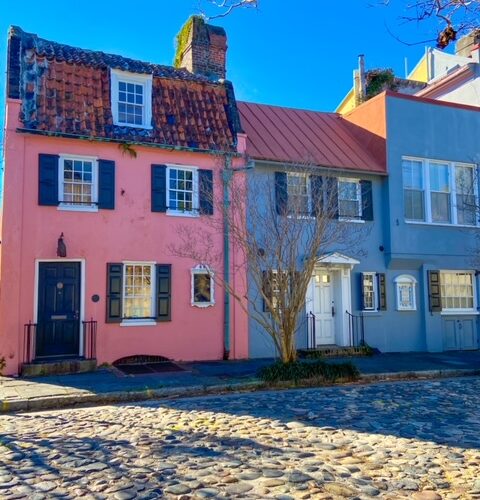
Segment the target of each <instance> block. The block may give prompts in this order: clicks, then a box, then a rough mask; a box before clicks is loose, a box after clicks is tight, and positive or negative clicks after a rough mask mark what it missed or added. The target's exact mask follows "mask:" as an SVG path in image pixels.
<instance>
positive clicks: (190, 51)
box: [174, 16, 227, 80]
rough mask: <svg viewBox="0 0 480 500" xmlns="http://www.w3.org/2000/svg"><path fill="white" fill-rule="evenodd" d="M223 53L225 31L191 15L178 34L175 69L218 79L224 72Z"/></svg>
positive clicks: (222, 76) (225, 43) (224, 56)
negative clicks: (182, 69)
mask: <svg viewBox="0 0 480 500" xmlns="http://www.w3.org/2000/svg"><path fill="white" fill-rule="evenodd" d="M226 56H227V35H226V33H225V30H224V29H223V28H220V27H218V26H211V25H209V24H207V23H206V22H205V20H204V19H203V18H202V17H199V16H192V17H190V18H189V19H188V21H187V22H186V23H185V24H184V25H183V27H182V29H181V30H180V32H179V33H178V35H177V53H176V55H175V61H174V66H175V67H177V68H185V69H187V70H188V71H190V72H191V73H196V74H198V75H203V76H206V77H207V78H210V79H211V80H219V79H221V78H225V75H226V68H225V64H226Z"/></svg>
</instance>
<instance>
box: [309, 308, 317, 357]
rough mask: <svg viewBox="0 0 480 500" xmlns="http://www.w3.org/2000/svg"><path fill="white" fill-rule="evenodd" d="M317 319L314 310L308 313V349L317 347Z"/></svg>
mask: <svg viewBox="0 0 480 500" xmlns="http://www.w3.org/2000/svg"><path fill="white" fill-rule="evenodd" d="M316 320H317V318H316V317H315V314H313V312H312V311H310V312H309V313H307V322H308V323H307V330H308V341H307V348H308V349H315V347H316V342H317V339H316V333H315V328H316Z"/></svg>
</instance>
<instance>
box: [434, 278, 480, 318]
mask: <svg viewBox="0 0 480 500" xmlns="http://www.w3.org/2000/svg"><path fill="white" fill-rule="evenodd" d="M445 274H470V275H471V277H472V294H473V297H472V299H473V307H471V308H470V307H468V308H452V307H444V296H443V293H442V291H443V288H442V276H444V275H445ZM476 281H477V280H476V279H475V271H472V270H464V269H441V270H440V297H441V302H442V312H441V314H445V315H448V314H452V315H454V314H478V311H477V283H476Z"/></svg>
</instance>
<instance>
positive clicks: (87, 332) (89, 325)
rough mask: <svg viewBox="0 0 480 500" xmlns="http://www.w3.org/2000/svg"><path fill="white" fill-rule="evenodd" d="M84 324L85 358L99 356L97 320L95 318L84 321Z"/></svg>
mask: <svg viewBox="0 0 480 500" xmlns="http://www.w3.org/2000/svg"><path fill="white" fill-rule="evenodd" d="M82 325H83V355H84V357H85V359H95V358H96V357H97V322H96V321H95V320H94V319H91V320H90V321H82Z"/></svg>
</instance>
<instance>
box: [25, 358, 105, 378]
mask: <svg viewBox="0 0 480 500" xmlns="http://www.w3.org/2000/svg"><path fill="white" fill-rule="evenodd" d="M96 369H97V360H96V359H59V360H55V361H42V362H35V363H28V364H27V363H26V364H24V365H23V366H22V372H21V376H22V377H41V376H44V375H61V374H65V373H83V372H92V371H95V370H96Z"/></svg>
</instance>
